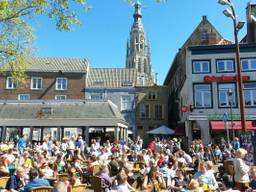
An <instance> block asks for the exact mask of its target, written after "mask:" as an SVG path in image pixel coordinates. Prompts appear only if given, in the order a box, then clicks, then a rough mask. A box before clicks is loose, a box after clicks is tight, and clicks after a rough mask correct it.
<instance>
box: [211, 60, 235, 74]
mask: <svg viewBox="0 0 256 192" xmlns="http://www.w3.org/2000/svg"><path fill="white" fill-rule="evenodd" d="M230 61H231V62H232V70H229V69H228V68H227V63H228V62H230ZM219 62H224V70H220V69H219ZM216 68H217V73H226V72H235V61H234V60H233V59H219V60H217V61H216Z"/></svg>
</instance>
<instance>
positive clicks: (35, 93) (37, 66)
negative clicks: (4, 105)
mask: <svg viewBox="0 0 256 192" xmlns="http://www.w3.org/2000/svg"><path fill="white" fill-rule="evenodd" d="M88 66H89V65H88V61H87V60H86V59H71V58H33V59H31V60H30V61H29V62H28V69H27V75H28V81H27V84H26V85H24V86H23V87H21V86H19V85H18V84H17V83H15V81H14V80H13V78H12V77H11V75H10V72H8V71H6V73H5V74H4V75H3V74H2V75H1V76H0V92H1V94H0V99H1V100H7V99H8V100H37V99H43V100H66V99H84V92H82V89H84V88H85V86H86V74H87V71H88Z"/></svg>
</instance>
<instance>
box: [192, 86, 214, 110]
mask: <svg viewBox="0 0 256 192" xmlns="http://www.w3.org/2000/svg"><path fill="white" fill-rule="evenodd" d="M194 106H195V107H197V108H211V107H212V88H211V85H210V84H195V85H194Z"/></svg>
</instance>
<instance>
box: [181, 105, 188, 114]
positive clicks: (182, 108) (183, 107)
mask: <svg viewBox="0 0 256 192" xmlns="http://www.w3.org/2000/svg"><path fill="white" fill-rule="evenodd" d="M180 111H181V112H182V113H186V112H188V107H187V106H182V107H181V109H180Z"/></svg>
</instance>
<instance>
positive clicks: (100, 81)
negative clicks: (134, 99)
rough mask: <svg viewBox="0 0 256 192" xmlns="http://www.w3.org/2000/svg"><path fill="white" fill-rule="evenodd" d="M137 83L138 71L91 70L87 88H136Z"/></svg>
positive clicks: (126, 69) (115, 69)
mask: <svg viewBox="0 0 256 192" xmlns="http://www.w3.org/2000/svg"><path fill="white" fill-rule="evenodd" d="M136 82H137V70H136V69H128V68H90V69H89V72H88V75H87V88H122V87H134V86H136Z"/></svg>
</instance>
